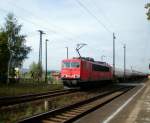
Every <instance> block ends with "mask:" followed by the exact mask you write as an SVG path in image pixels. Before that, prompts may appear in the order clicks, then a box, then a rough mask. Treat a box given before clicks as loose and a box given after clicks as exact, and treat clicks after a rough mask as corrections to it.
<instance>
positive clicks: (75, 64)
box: [62, 62, 80, 68]
mask: <svg viewBox="0 0 150 123" xmlns="http://www.w3.org/2000/svg"><path fill="white" fill-rule="evenodd" d="M79 67H80V63H79V62H63V64H62V68H79Z"/></svg>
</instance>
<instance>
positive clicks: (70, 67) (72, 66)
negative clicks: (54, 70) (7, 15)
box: [61, 58, 113, 87]
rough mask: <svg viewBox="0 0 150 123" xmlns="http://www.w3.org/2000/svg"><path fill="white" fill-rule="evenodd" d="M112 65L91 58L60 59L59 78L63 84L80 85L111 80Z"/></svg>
mask: <svg viewBox="0 0 150 123" xmlns="http://www.w3.org/2000/svg"><path fill="white" fill-rule="evenodd" d="M112 77H113V75H112V67H111V66H110V65H109V64H107V63H106V62H100V61H94V59H93V58H73V59H65V60H63V61H62V69H61V79H62V80H63V83H64V85H65V86H69V87H71V86H82V85H88V84H95V83H101V82H102V81H110V80H112Z"/></svg>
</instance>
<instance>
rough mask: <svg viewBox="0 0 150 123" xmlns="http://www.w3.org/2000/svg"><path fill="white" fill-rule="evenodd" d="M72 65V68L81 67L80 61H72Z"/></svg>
mask: <svg viewBox="0 0 150 123" xmlns="http://www.w3.org/2000/svg"><path fill="white" fill-rule="evenodd" d="M71 67H72V68H79V67H80V63H79V62H71Z"/></svg>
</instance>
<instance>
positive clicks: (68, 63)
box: [62, 62, 70, 68]
mask: <svg viewBox="0 0 150 123" xmlns="http://www.w3.org/2000/svg"><path fill="white" fill-rule="evenodd" d="M69 67H70V62H63V63H62V68H69Z"/></svg>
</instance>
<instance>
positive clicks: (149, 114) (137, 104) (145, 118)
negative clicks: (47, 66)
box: [75, 80, 150, 123]
mask: <svg viewBox="0 0 150 123" xmlns="http://www.w3.org/2000/svg"><path fill="white" fill-rule="evenodd" d="M136 93H137V94H136ZM133 95H134V97H133ZM132 97H133V98H132ZM131 98H132V99H131ZM129 100H130V101H129ZM127 102H128V103H127ZM125 103H127V104H126V105H125ZM123 105H125V106H124V107H123ZM121 107H122V108H121ZM119 109H120V110H119ZM118 110H119V111H118ZM117 111H118V112H117ZM116 112H117V113H116ZM115 113H116V114H115ZM114 114H115V115H114ZM103 122H104V123H108V122H109V123H150V80H147V81H146V82H145V86H143V84H140V85H138V84H137V87H136V88H135V89H133V90H132V91H130V92H127V93H126V94H124V95H123V96H121V97H119V98H117V99H115V100H114V101H112V102H110V103H109V104H107V105H105V106H103V107H102V108H100V109H97V110H95V111H94V112H91V113H89V114H87V115H86V116H84V117H82V118H80V119H79V120H77V121H75V123H103Z"/></svg>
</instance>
